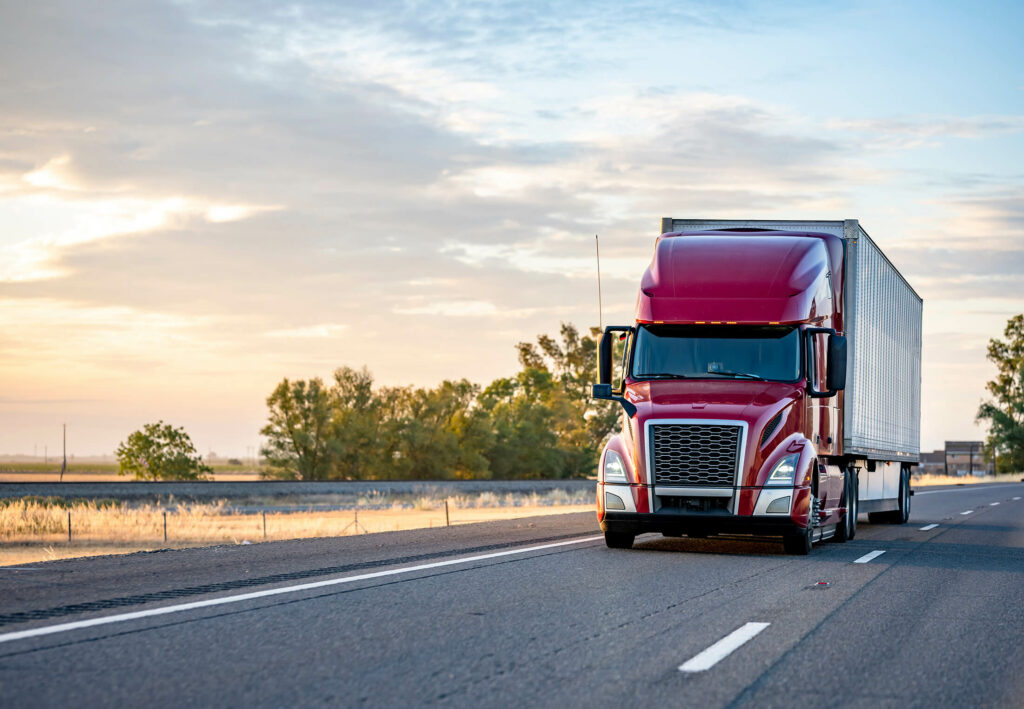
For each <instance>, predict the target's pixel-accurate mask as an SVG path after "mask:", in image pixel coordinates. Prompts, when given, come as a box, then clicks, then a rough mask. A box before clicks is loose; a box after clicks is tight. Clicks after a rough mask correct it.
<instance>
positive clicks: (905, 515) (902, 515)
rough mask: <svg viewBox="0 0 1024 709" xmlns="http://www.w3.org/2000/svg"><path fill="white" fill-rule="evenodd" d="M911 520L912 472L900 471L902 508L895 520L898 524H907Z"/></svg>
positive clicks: (904, 469)
mask: <svg viewBox="0 0 1024 709" xmlns="http://www.w3.org/2000/svg"><path fill="white" fill-rule="evenodd" d="M909 519H910V470H908V469H907V468H905V467H904V468H903V469H902V470H901V471H900V508H899V510H897V512H896V514H895V519H894V520H893V521H894V522H895V523H896V524H906V523H907V521H908V520H909Z"/></svg>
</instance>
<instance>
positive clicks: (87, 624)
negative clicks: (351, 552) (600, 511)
mask: <svg viewBox="0 0 1024 709" xmlns="http://www.w3.org/2000/svg"><path fill="white" fill-rule="evenodd" d="M602 538H603V537H600V536H597V537H583V538H582V539H571V540H569V541H567V542H553V543H551V544H540V545H537V546H532V547H522V548H520V549H509V550H507V551H496V552H491V553H489V554H477V555H476V556H464V557H462V558H459V559H448V560H446V561H434V562H431V563H429V564H417V565H416V566H404V567H402V568H399V569H386V570H384V571H373V572H370V573H368V574H358V575H356V576H343V577H341V578H335V579H325V580H323V581H311V582H309V583H300V584H295V585H293V586H283V587H281V588H270V589H267V590H266V591H252V592H250V593H239V594H237V595H234V596H223V597H221V598H209V599H207V600H205V601H192V602H191V603H179V604H177V605H173V606H163V607H162V608H150V609H147V610H144V611H135V612H133V613H118V614H117V615H107V616H103V617H102V618H89V619H88V620H77V621H74V622H72V623H60V624H58V625H46V626H43V627H41V628H30V629H28V630H19V631H17V632H13V633H3V634H0V643H6V642H10V641H12V640H21V639H23V638H34V637H38V636H40V635H52V634H54V633H64V632H67V631H69V630H77V629H79V628H91V627H93V626H96V625H108V624H110V623H121V622H123V621H126V620H137V619H139V618H150V617H152V616H155V615H167V614H168V613H178V612H181V611H188V610H193V609H196V608H208V607H210V606H221V605H224V604H225V603H238V602H239V601H251V600H253V599H255V598H266V597H267V596H278V595H280V594H282V593H293V592H295V591H308V590H310V589H314V588H324V587H325V586H338V585H341V584H345V583H353V582H355V581H366V580H368V579H376V578H381V577H382V576H397V575H398V574H406V573H410V572H413V571H426V570H428V569H437V568H440V567H443V566H454V565H455V564H468V563H471V562H474V561H484V560H485V559H497V558H500V557H503V556H512V555H514V554H528V553H529V552H531V551H543V550H544V549H555V548H557V547H564V546H569V545H571V544H585V543H587V542H595V541H597V540H598V539H602Z"/></svg>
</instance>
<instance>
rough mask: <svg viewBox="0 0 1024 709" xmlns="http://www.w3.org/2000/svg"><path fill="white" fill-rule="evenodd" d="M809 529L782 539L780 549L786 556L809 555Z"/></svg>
mask: <svg viewBox="0 0 1024 709" xmlns="http://www.w3.org/2000/svg"><path fill="white" fill-rule="evenodd" d="M811 534H812V532H811V528H810V527H808V528H807V529H804V530H801V531H799V532H793V533H790V534H787V535H785V536H784V537H782V548H783V549H784V550H785V551H786V553H787V554H796V555H797V556H807V555H808V554H810V553H811Z"/></svg>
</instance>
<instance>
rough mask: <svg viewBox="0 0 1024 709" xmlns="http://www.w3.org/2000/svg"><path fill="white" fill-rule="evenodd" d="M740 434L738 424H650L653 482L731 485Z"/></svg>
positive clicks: (715, 485) (706, 485) (661, 483)
mask: <svg viewBox="0 0 1024 709" xmlns="http://www.w3.org/2000/svg"><path fill="white" fill-rule="evenodd" d="M741 436H742V429H741V427H740V426H733V425H728V424H692V423H659V424H653V425H652V426H651V450H652V456H651V457H652V459H653V461H654V483H655V484H656V485H694V486H705V487H732V486H733V485H734V484H735V481H736V468H737V463H738V459H739V451H740V440H741Z"/></svg>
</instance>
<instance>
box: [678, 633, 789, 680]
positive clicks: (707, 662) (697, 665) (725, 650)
mask: <svg viewBox="0 0 1024 709" xmlns="http://www.w3.org/2000/svg"><path fill="white" fill-rule="evenodd" d="M769 625H771V623H747V624H746V625H744V626H743V627H742V628H738V629H736V630H734V631H732V632H731V633H729V634H728V635H726V636H725V637H724V638H722V639H721V640H719V641H718V642H717V643H715V644H714V645H712V646H711V647H709V648H708V649H707V650H704V651H703V652H699V653H697V654H696V655H694V656H693V657H691V658H690V659H689V660H687V661H686V662H684V663H683V664H681V665H679V671H680V672H703V671H704V670H709V669H711V668H712V667H714V666H715V665H717V664H718V663H719V662H721V661H722V660H724V659H725V658H727V657H728V656H729V655H731V654H732V653H733V652H735V651H736V650H737V649H739V648H740V647H742V646H743V645H744V644H745V643H746V642H747V641H748V640H750V639H751V638H753V637H754V636H755V635H757V634H758V633H760V632H761V631H762V630H764V629H765V628H767V627H768V626H769Z"/></svg>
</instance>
